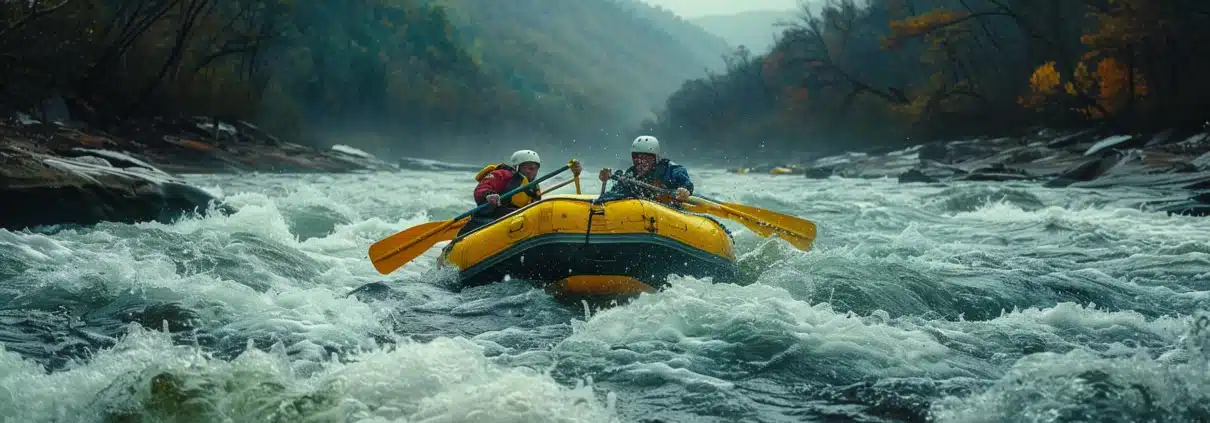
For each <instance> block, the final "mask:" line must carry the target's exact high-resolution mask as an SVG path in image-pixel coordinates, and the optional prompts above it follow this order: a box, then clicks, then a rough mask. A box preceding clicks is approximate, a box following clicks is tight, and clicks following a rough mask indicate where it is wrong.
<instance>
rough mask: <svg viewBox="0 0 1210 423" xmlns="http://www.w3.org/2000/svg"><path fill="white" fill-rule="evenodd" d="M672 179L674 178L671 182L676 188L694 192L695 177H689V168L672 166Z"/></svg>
mask: <svg viewBox="0 0 1210 423" xmlns="http://www.w3.org/2000/svg"><path fill="white" fill-rule="evenodd" d="M671 179H672V180H671V181H669V182H672V186H673V189H674V190H675V189H676V188H684V189H686V190H688V191H689V193H690V194H692V193H693V179H691V178H690V177H689V169H685V168H684V167H682V166H677V167H674V168H672V176H671Z"/></svg>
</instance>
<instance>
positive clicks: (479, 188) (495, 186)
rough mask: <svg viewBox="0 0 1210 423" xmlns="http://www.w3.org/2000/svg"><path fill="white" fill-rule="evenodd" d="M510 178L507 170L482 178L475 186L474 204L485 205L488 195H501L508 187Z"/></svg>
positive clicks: (510, 175) (494, 172)
mask: <svg viewBox="0 0 1210 423" xmlns="http://www.w3.org/2000/svg"><path fill="white" fill-rule="evenodd" d="M512 176H513V175H512V174H510V173H509V172H508V171H507V170H497V171H493V172H492V173H489V174H487V176H484V177H483V180H481V181H479V185H476V186H475V204H483V203H486V202H487V196H488V195H491V194H497V195H499V194H503V193H504V188H506V187H508V180H509V179H511V178H512Z"/></svg>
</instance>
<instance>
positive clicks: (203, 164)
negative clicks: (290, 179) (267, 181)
mask: <svg viewBox="0 0 1210 423" xmlns="http://www.w3.org/2000/svg"><path fill="white" fill-rule="evenodd" d="M119 130H120V132H119V133H117V134H114V133H107V132H103V131H98V130H94V129H90V128H87V127H82V126H78V125H67V124H62V123H57V122H56V123H49V124H48V123H42V122H38V121H36V120H33V119H30V118H29V117H28V116H20V115H19V116H17V117H14V118H12V119H9V120H7V121H4V122H0V177H2V178H0V204H4V213H3V217H2V218H0V228H4V229H10V230H19V229H22V228H26V227H34V226H45V225H57V224H80V225H89V224H94V223H98V222H103V221H108V222H139V221H153V220H154V221H166V220H171V219H175V218H177V217H179V216H181V215H182V214H184V213H191V212H203V213H204V212H207V211H210V210H212V209H211V205H212V203H213V202H214V200H215V199H214V198H213V197H212V196H211V195H209V194H207V193H206V192H205V191H203V190H200V189H198V188H196V187H192V186H189V185H187V184H185V183H184V182H183V181H181V180H180V179H178V178H177V177H175V176H173V174H182V173H216V172H221V173H240V172H351V171H378V170H395V169H398V166H397V165H395V164H390V163H386V162H383V161H381V160H379V159H377V158H375V157H374V156H372V155H370V154H367V153H365V152H362V151H359V150H356V149H353V148H349V147H345V146H336V147H333V148H332V149H331V150H329V151H319V150H316V149H312V148H309V147H306V146H302V145H298V144H293V143H288V142H283V141H280V140H278V139H277V138H275V137H273V136H272V135H270V134H267V133H265V132H264V131H261V130H260V129H259V128H257V127H255V126H253V125H251V124H248V123H245V122H236V123H233V124H232V123H220V124H219V125H218V127H217V130H216V129H215V125H214V124H212V123H210V121H209V120H208V119H204V118H183V119H177V120H167V119H157V120H149V121H139V122H131V123H128V124H126V125H124V126H123V127H122V128H119ZM213 210H229V209H226V208H225V207H223V206H221V205H220V206H219V207H217V208H216V209H213Z"/></svg>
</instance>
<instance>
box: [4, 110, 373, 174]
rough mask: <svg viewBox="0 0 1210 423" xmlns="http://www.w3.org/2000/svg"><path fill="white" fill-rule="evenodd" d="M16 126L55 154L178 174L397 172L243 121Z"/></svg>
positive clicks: (360, 155)
mask: <svg viewBox="0 0 1210 423" xmlns="http://www.w3.org/2000/svg"><path fill="white" fill-rule="evenodd" d="M15 125H16V126H17V127H18V128H17V129H18V130H19V131H24V132H31V131H32V132H39V133H40V134H39V135H40V137H41V138H44V139H45V141H46V143H45V144H46V145H47V147H48V148H50V149H51V150H52V151H54V152H55V153H57V154H70V153H68V151H71V150H73V149H77V148H85V149H94V150H110V151H119V152H121V153H122V154H124V155H126V156H129V157H134V158H137V159H139V160H141V161H144V162H147V163H151V164H152V165H154V166H155V167H157V168H160V169H164V170H165V171H167V172H171V173H178V174H179V173H226V172H292V173H315V172H353V171H363V170H371V171H374V170H395V169H397V167H396V166H395V165H394V164H390V163H386V162H384V161H382V160H379V159H377V158H376V157H374V156H373V155H370V154H368V153H366V152H364V151H361V150H357V149H354V148H351V147H348V146H342V145H337V146H334V147H332V149H331V150H329V151H320V150H316V149H314V148H311V147H307V146H303V145H299V144H293V143H289V142H283V141H282V140H280V139H278V138H276V137H274V136H272V135H271V134H268V133H267V132H265V131H264V130H262V129H260V128H258V127H257V126H255V125H253V124H251V123H248V122H244V121H225V120H218V121H216V120H215V119H212V118H209V117H181V118H166V117H159V118H154V119H144V120H132V121H127V122H124V123H123V124H122V125H120V126H118V127H115V128H113V131H112V133H110V132H106V131H101V130H98V129H95V128H83V127H79V125H76V127H69V126H68V125H66V124H57V125H48V124H43V123H41V122H37V121H20V122H18V123H15ZM10 129H11V128H10ZM10 132H11V131H10Z"/></svg>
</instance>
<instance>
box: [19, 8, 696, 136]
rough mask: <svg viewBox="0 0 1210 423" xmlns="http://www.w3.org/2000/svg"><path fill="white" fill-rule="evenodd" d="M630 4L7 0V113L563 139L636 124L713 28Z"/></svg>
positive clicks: (284, 129) (691, 67)
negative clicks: (54, 110) (686, 25)
mask: <svg viewBox="0 0 1210 423" xmlns="http://www.w3.org/2000/svg"><path fill="white" fill-rule="evenodd" d="M638 15H639V13H638V12H636V11H635V10H627V8H626V7H623V6H621V5H619V4H617V3H615V2H614V1H613V0H577V1H574V2H564V1H539V0H516V1H507V2H500V1H488V0H351V1H350V0H341V1H336V0H313V1H308V2H299V1H275V0H226V1H219V0H66V1H61V0H56V1H53V2H52V1H48V0H44V1H30V2H3V3H0V53H3V54H0V109H7V110H0V113H3V114H5V115H6V116H10V115H11V114H10V113H11V112H13V111H19V110H31V109H34V110H40V111H39V112H37V113H36V114H41V112H44V111H45V109H40V108H39V105H42V104H46V100H48V99H53V98H63V99H64V100H65V102H66V103H67V104H68V106H69V109H71V111H72V117H73V118H75V119H82V120H86V121H87V122H88V123H90V124H92V125H94V126H99V127H104V128H116V127H119V126H122V125H124V124H127V123H129V122H131V121H132V120H136V118H140V117H150V116H168V115H178V114H183V115H203V116H216V117H220V118H223V119H243V120H248V121H251V122H255V123H258V124H259V125H260V126H261V127H263V128H265V129H267V130H268V131H270V132H273V133H275V134H277V135H279V136H281V137H284V138H290V139H295V140H302V141H304V142H311V143H315V144H325V143H332V142H340V143H349V144H354V145H358V146H361V147H366V148H369V149H372V150H374V149H379V150H383V149H385V150H390V151H394V152H399V151H407V150H408V149H410V148H414V147H416V146H417V145H419V144H425V145H431V144H442V143H443V140H445V141H450V142H458V141H457V140H466V141H465V142H466V143H467V144H468V145H469V144H476V143H482V142H486V141H484V140H486V139H499V138H506V137H504V136H499V137H489V135H501V134H510V135H524V136H530V137H533V138H540V139H544V140H547V141H556V140H557V141H564V140H568V139H571V138H573V137H576V136H582V135H583V134H585V133H586V132H591V133H594V134H598V135H599V134H600V133H601V132H602V131H615V130H616V129H617V128H619V127H625V126H626V125H628V124H629V125H633V124H634V123H635V122H637V121H638V120H641V119H642V118H644V117H648V116H650V115H651V113H652V111H653V110H655V109H657V108H658V107H659V105H661V104H662V103H663V100H664V99H665V98H666V96H667V95H668V94H669V93H671V92H673V91H674V90H675V89H676V88H677V87H679V86H680V84H681V83H682V82H683V81H684V80H685V79H686V78H690V77H695V76H699V75H703V74H704V71H703V70H704V68H705V67H706V66H707V63H706V61H707V59H706V57H708V55H706V54H704V53H703V52H702V51H701V49H702V48H701V47H700V46H701V45H708V44H709V43H711V42H714V41H711V39H709V38H703V40H701V41H699V42H698V43H697V44H694V45H695V47H692V48H691V47H687V46H686V44H685V43H686V42H687V41H686V40H687V38H686V36H685V35H684V34H678V35H675V36H674V35H670V34H669V33H668V32H666V31H667V27H665V28H661V27H660V25H657V24H654V23H652V22H651V21H649V20H648V19H644V18H641V17H639V16H638ZM674 32H676V31H674ZM678 37H679V38H678ZM689 38H692V37H689ZM47 117H51V118H53V116H47ZM349 132H358V133H366V132H374V133H377V134H378V135H379V136H378V137H367V139H377V140H379V141H373V142H371V141H358V140H357V139H351V138H342V135H341V134H344V133H349ZM333 137H335V139H333ZM535 142H541V141H535ZM375 143H377V145H374V144H375Z"/></svg>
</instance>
